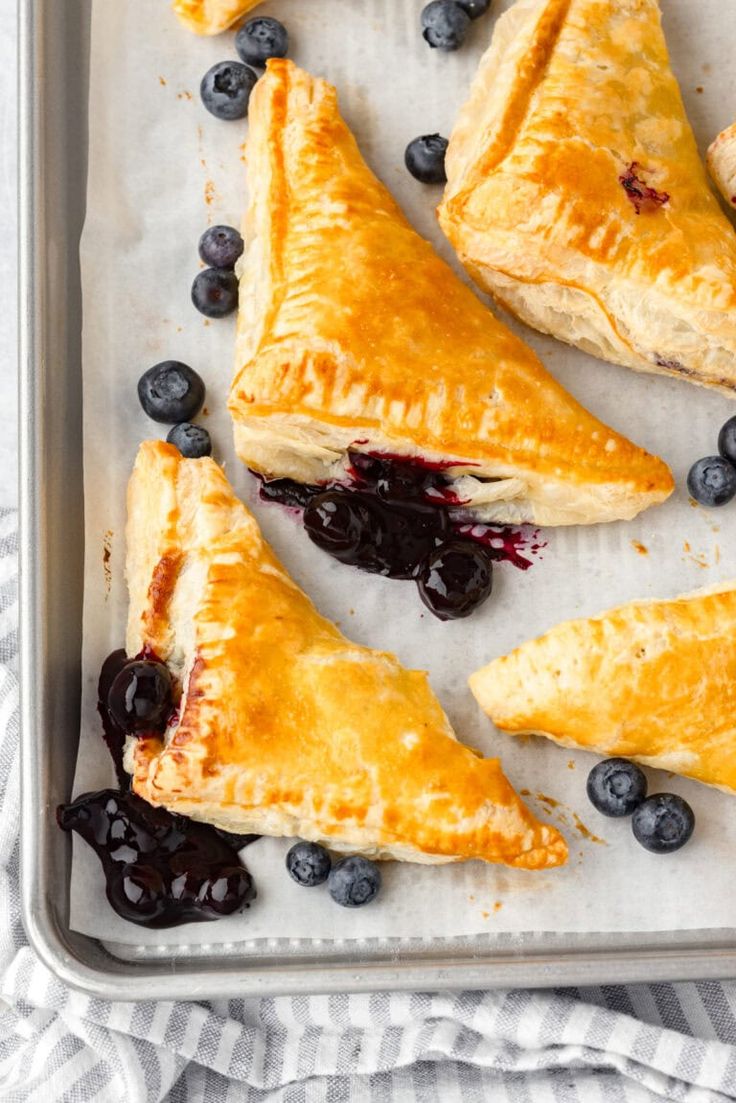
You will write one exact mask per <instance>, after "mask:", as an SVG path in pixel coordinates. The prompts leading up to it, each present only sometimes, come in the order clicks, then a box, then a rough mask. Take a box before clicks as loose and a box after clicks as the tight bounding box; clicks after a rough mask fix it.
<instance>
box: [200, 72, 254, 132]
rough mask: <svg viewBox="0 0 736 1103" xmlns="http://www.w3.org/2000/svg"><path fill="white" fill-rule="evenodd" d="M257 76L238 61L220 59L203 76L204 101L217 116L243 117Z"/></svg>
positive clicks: (201, 91) (201, 87) (246, 112)
mask: <svg viewBox="0 0 736 1103" xmlns="http://www.w3.org/2000/svg"><path fill="white" fill-rule="evenodd" d="M257 80H258V76H257V74H256V73H254V72H253V70H252V69H250V68H249V67H248V66H247V65H242V64H241V62H239V61H218V63H217V65H213V66H212V68H211V69H208V70H207V72H206V73H205V75H204V76H203V77H202V83H201V84H200V86H199V94H200V96H201V97H202V103H203V104H204V105H205V107H206V108H207V110H208V111H209V112H210V114H212V115H214V116H215V118H217V119H228V120H229V119H243V118H245V116H246V115H247V114H248V101H249V100H250V94H251V92H252V91H253V86H254V85H255V83H256V81H257Z"/></svg>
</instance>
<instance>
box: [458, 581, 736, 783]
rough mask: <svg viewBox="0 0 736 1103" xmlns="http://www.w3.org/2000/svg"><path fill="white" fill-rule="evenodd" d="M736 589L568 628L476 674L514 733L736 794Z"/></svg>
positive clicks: (480, 693) (500, 721)
mask: <svg viewBox="0 0 736 1103" xmlns="http://www.w3.org/2000/svg"><path fill="white" fill-rule="evenodd" d="M734 641H736V583H733V582H729V583H724V584H722V585H719V586H714V587H711V588H709V589H705V590H699V591H696V592H695V593H692V594H687V595H685V596H684V597H679V598H673V599H671V600H663V601H633V602H631V603H630V604H628V605H622V606H620V607H619V608H616V609H611V610H609V611H608V612H606V613H603V614H601V615H600V616H597V617H590V618H589V619H586V620H574V621H568V622H566V623H564V624H560V625H558V626H557V627H555V628H553V629H551V631H549V632H547V633H546V635H544V636H541V637H540V638H539V639H536V640H530V641H529V642H528V643H524V644H522V645H521V647H519V648H517V649H516V650H515V651H512V652H511V653H510V654H509V655H506V656H503V657H502V658H500V659H496V660H495V661H493V662H491V663H489V664H488V666H486V667H484V668H483V669H482V670H479V671H477V673H475V674H473V675H472V677H471V679H470V688H471V690H472V691H473V693H474V694H475V696H476V698H477V700H478V703H479V704H480V706H481V708H483V709H484V710H485V712H487V713H488V715H489V716H490V718H491V720H493V722H494V723H495V724H496V725H497V727H499V728H501V729H502V730H504V731H508V732H511V733H517V734H521V733H528V732H533V733H535V734H539V735H545V736H547V737H548V738H550V739H553V740H555V741H556V742H557V743H560V744H562V746H564V747H579V748H582V749H583V750H589V751H594V752H596V753H597V754H600V755H604V756H606V757H608V756H619V755H620V756H622V757H624V758H632V759H635V760H636V761H637V762H642V763H644V764H645V765H648V766H656V767H658V768H660V769H662V770H670V771H672V772H673V773H677V774H684V775H685V776H686V777H692V778H696V779H697V780H698V781H703V782H706V783H707V784H709V785H715V786H718V787H719V788H722V789H726V790H729V791H733V792H736V722H735V721H734V716H736V642H734Z"/></svg>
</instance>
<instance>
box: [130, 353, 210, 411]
mask: <svg viewBox="0 0 736 1103" xmlns="http://www.w3.org/2000/svg"><path fill="white" fill-rule="evenodd" d="M138 398H139V399H140V403H141V406H142V407H143V409H144V410H145V412H146V413H147V414H148V416H149V417H150V418H153V420H154V421H160V422H162V423H163V424H164V425H176V424H178V423H179V422H180V421H190V420H191V419H192V418H193V417H196V415H197V414H198V413H199V411H200V410H201V409H202V405H203V403H204V383H203V382H202V380H201V378H200V376H198V375H197V373H196V371H194V369H193V368H190V367H189V365H188V364H182V363H181V361H179V360H162V362H161V363H160V364H154V365H153V367H152V368H149V369H148V371H147V372H144V373H143V375H142V376H141V377H140V379H139V380H138Z"/></svg>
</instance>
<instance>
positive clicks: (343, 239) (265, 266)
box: [229, 60, 672, 617]
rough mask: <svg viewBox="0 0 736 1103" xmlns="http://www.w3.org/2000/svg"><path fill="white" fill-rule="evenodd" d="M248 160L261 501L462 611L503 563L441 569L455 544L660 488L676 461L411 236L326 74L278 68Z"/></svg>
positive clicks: (268, 80) (237, 417)
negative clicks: (288, 508) (601, 404)
mask: <svg viewBox="0 0 736 1103" xmlns="http://www.w3.org/2000/svg"><path fill="white" fill-rule="evenodd" d="M248 171H249V177H250V179H249V183H250V206H249V208H248V212H247V215H246V219H245V230H244V234H243V237H244V240H245V242H246V248H245V252H244V254H243V256H242V258H241V260H240V262H239V268H240V271H241V280H240V296H239V300H240V305H239V319H238V338H237V353H236V370H235V377H234V381H233V385H232V389H231V393H230V401H229V407H230V412H231V414H232V417H233V421H234V426H235V443H236V448H237V452H238V454H239V456H240V458H241V459H242V460H243V462H244V463H246V464H247V465H248V466H249V467H250V468H251V469H252V470H254V471H256V472H257V473H259V474H260V475H261V476H262V478H263V479H264V480H265V483H264V495H265V496H268V497H271V498H278V496H279V493H281V492H283V494H284V495H285V501H286V504H289V505H292V506H294V505H296V506H299V505H301V506H303V507H306V508H305V509H304V523H305V526H306V528H307V532H308V534H309V536H310V537H311V538H312V539H313V540H314V541H315V543H317V544H318V545H319V546H320V547H322V548H323V549H324V550H325V551H328V552H330V554H332V555H334V556H335V557H336V558H338V559H340V560H341V561H342V562H344V563H350V564H353V565H355V566H359V567H362V568H363V569H365V570H369V571H373V572H375V573H379V574H384V575H388V576H390V577H396V578H414V579H415V580H418V579H419V578H420V577H421V578H422V579H423V580H424V583H423V585H424V591H423V596H424V597H425V599H428V600H429V603H430V604H431V605H433V606H435V607H436V608H437V609H439V606H440V604H443V613H444V615H447V616H448V617H449V616H454V615H465V613H466V609H467V606H466V605H465V599H466V598H469V597H471V596H472V595H476V596H477V597H478V598H479V599H480V598H485V597H487V595H488V592H490V577H489V575H490V571H489V570H488V569H487V568H486V567H485V566H483V565H481V567H479V568H478V570H476V569H468V570H460V565H461V564H460V560H452V562H453V563H454V564H455V566H456V567H457V569H455V567H451V566H450V562H451V559H450V557H449V556H444V558H442V557H440V558H441V561H442V563H441V565H435V566H436V569H435V566H431V565H430V563H429V561H428V558H427V557H428V556H433V555H434V552H435V550H436V549H437V548H439V547H442V546H443V545H444V544H445V542H446V541H448V540H455V539H458V538H463V539H471V540H472V539H474V538H475V537H477V536H479V535H482V530H483V525H484V524H485V525H497V526H498V525H518V524H524V523H530V524H535V525H558V524H559V525H565V524H583V523H590V522H597V521H613V520H616V519H621V518H630V517H633V516H635V515H636V514H637V513H638V512H639V511H640V510H642V509H644V508H646V507H647V506H649V505H652V504H654V503H656V502H660V501H662V500H663V499H664V498H666V497H667V495H668V494H669V493H670V491H671V489H672V479H671V476H670V473H669V470H668V469H667V467H666V466H665V465H664V464H663V463H662V462H661V461H660V460H658V459H655V458H653V457H652V456H650V455H648V454H647V453H646V452H644V451H642V450H641V449H640V448H637V447H636V446H635V445H633V444H631V443H630V442H629V441H628V440H626V439H625V438H624V437H622V436H620V435H619V434H617V433H615V432H614V431H613V430H611V429H608V428H607V427H606V426H605V425H603V424H601V422H599V421H598V420H597V419H596V418H594V417H593V416H592V415H591V414H589V413H588V412H587V411H586V410H584V409H583V408H582V407H581V406H580V405H579V404H578V403H577V402H576V401H575V400H574V399H573V398H572V397H571V396H570V395H569V394H568V393H567V392H566V391H565V390H563V388H562V387H561V386H560V385H559V384H558V383H556V382H555V381H554V380H553V379H552V378H551V376H549V375H548V374H547V372H546V371H545V369H544V368H543V367H542V365H541V364H540V362H539V360H538V359H537V358H536V356H535V355H534V353H533V352H532V351H531V349H529V348H527V346H526V345H524V344H523V343H522V342H521V341H520V340H519V339H518V338H516V337H515V336H513V335H512V334H511V332H510V331H509V330H507V329H506V328H505V327H504V326H503V325H501V323H500V322H498V321H497V320H496V319H495V318H494V316H493V315H492V314H491V313H490V311H488V310H487V309H486V307H485V306H483V304H482V303H481V302H479V300H478V299H477V298H476V296H475V295H473V293H472V292H471V291H470V290H469V289H468V288H467V287H466V286H465V285H464V284H463V283H462V281H461V280H459V279H458V278H457V277H456V276H455V274H454V273H453V272H452V270H451V269H450V268H449V266H447V265H446V264H445V263H444V262H443V261H442V260H440V258H439V257H438V256H437V254H436V253H435V252H434V250H433V249H432V247H431V246H430V245H429V244H428V243H427V242H426V241H424V240H423V239H422V238H421V237H419V235H418V234H416V233H415V232H414V230H413V229H412V228H411V226H410V225H409V224H408V222H407V221H406V219H405V217H404V215H403V214H402V213H401V211H400V210H399V208H398V207H397V205H396V203H395V202H394V200H393V199H392V198H391V196H390V195H389V193H388V192H387V190H386V189H385V188H384V187H383V185H382V184H381V183H379V181H378V180H377V179H376V177H375V176H374V175H373V173H372V172H371V171H370V170H369V168H368V167H367V165H366V164H365V162H364V161H363V160H362V158H361V156H360V152H359V150H358V147H357V145H356V143H355V139H354V138H353V136H352V134H351V133H350V131H349V130H348V128H347V126H346V125H345V123H344V122H343V120H342V118H341V117H340V114H339V112H338V108H337V99H336V94H335V90H334V89H333V88H332V87H331V86H330V85H328V84H326V83H325V82H324V81H322V80H317V79H313V78H312V77H311V76H309V75H308V74H307V73H305V72H303V71H302V70H300V69H298V68H297V67H296V66H295V65H294V64H293V63H292V62H290V61H285V60H277V61H270V62H269V63H268V67H267V70H266V74H265V76H264V77H262V78H261V80H260V81H259V83H258V85H257V86H256V89H255V91H254V93H253V99H252V101H251V109H250V134H249V141H248ZM298 487H301V488H302V489H301V490H299V489H298ZM350 495H353V496H354V497H352V499H351V498H350V497H349V496H350ZM299 498H301V499H302V501H301V502H300V501H299ZM474 522H475V523H477V525H474ZM461 530H462V531H461ZM486 552H487V554H488V556H489V558H491V559H492V558H494V556H493V554H492V548H490V545H489V542H488V541H487V542H486ZM433 562H434V560H433ZM437 563H438V564H440V561H439V560H438V561H437ZM465 566H466V567H468V568H469V560H467V561H466V562H465ZM442 579H448V580H453V581H452V586H453V595H452V596H451V598H450V600H448V601H447V602H442V595H441V593H440V589H441V583H442ZM460 579H462V580H463V581H462V586H461V587H460V589H459V590H458V588H457V587H455V582H454V580H460ZM435 583H437V585H435ZM456 599H458V600H456ZM460 599H462V600H460ZM471 604H472V602H471ZM433 611H434V610H433Z"/></svg>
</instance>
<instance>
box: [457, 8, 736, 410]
mask: <svg viewBox="0 0 736 1103" xmlns="http://www.w3.org/2000/svg"><path fill="white" fill-rule="evenodd" d="M446 168H447V177H448V183H447V188H446V191H445V195H444V200H443V202H442V204H441V206H440V210H439V217H440V223H441V225H442V228H443V230H444V232H445V233H446V235H447V237H448V238H449V239H450V241H451V243H452V244H453V246H454V247H455V249H456V251H457V253H458V255H459V257H460V259H461V261H462V262H463V264H464V265H465V266H466V268H467V270H468V272H469V273H470V275H471V276H472V277H473V278H474V279H475V280H476V282H477V283H478V284H479V285H480V286H481V287H482V288H483V289H484V290H486V291H489V292H490V293H491V294H492V295H493V296H494V297H495V298H496V299H497V300H498V301H499V302H500V303H502V304H503V305H504V306H505V307H507V308H508V309H509V310H511V311H512V312H513V313H515V314H516V315H518V317H519V318H521V319H522V320H523V321H525V322H527V323H528V324H529V325H531V326H534V327H535V328H536V329H539V330H541V331H543V332H545V333H550V334H552V335H553V336H554V337H557V338H559V339H560V340H562V341H567V342H569V343H570V344H573V345H577V346H578V347H579V348H581V349H583V350H584V351H586V352H591V353H593V354H594V355H596V356H599V357H601V358H602V359H605V360H611V361H614V362H616V363H619V364H624V365H626V366H628V367H630V368H634V369H635V370H637V371H646V372H654V373H659V374H668V375H674V376H678V377H682V378H684V379H688V380H690V381H691V382H694V383H699V384H703V385H707V386H712V387H716V388H719V389H721V390H724V391H726V392H729V393H733V392H734V391H736V367H734V364H736V235H735V234H734V231H733V227H732V226H731V224H730V223H729V221H728V219H727V218H726V217H725V215H724V214H723V212H722V210H721V208H720V206H719V203H718V201H717V200H716V198H715V196H714V194H713V192H712V190H711V189H710V187H709V184H708V179H707V176H706V172H705V168H704V166H703V163H702V162H701V159H700V155H699V153H698V149H697V145H696V142H695V137H694V135H693V132H692V129H691V127H690V124H689V122H688V119H687V116H686V114H685V107H684V104H683V101H682V97H681V95H680V89H679V87H678V84H677V81H676V79H675V76H674V74H673V72H672V68H671V65H670V60H669V57H668V53H667V46H666V43H665V39H664V35H663V33H662V27H661V13H660V9H659V5H658V2H657V0H518V2H517V3H516V4H515V5H514V6H513V7H512V8H510V10H509V11H508V12H507V13H506V14H504V15H503V16H502V17H501V18H500V19H499V20H498V22H497V24H496V28H495V31H494V37H493V41H492V43H491V46H490V49H489V50H488V51H487V53H486V55H485V56H484V58H483V59H482V61H481V63H480V68H479V70H478V74H477V76H476V78H475V81H474V83H473V87H472V89H471V92H470V97H469V99H468V101H467V103H466V104H465V106H464V107H463V109H462V110H461V112H460V115H459V117H458V120H457V122H456V124H455V127H454V130H453V133H452V135H451V138H450V143H449V147H448V150H447V157H446Z"/></svg>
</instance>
